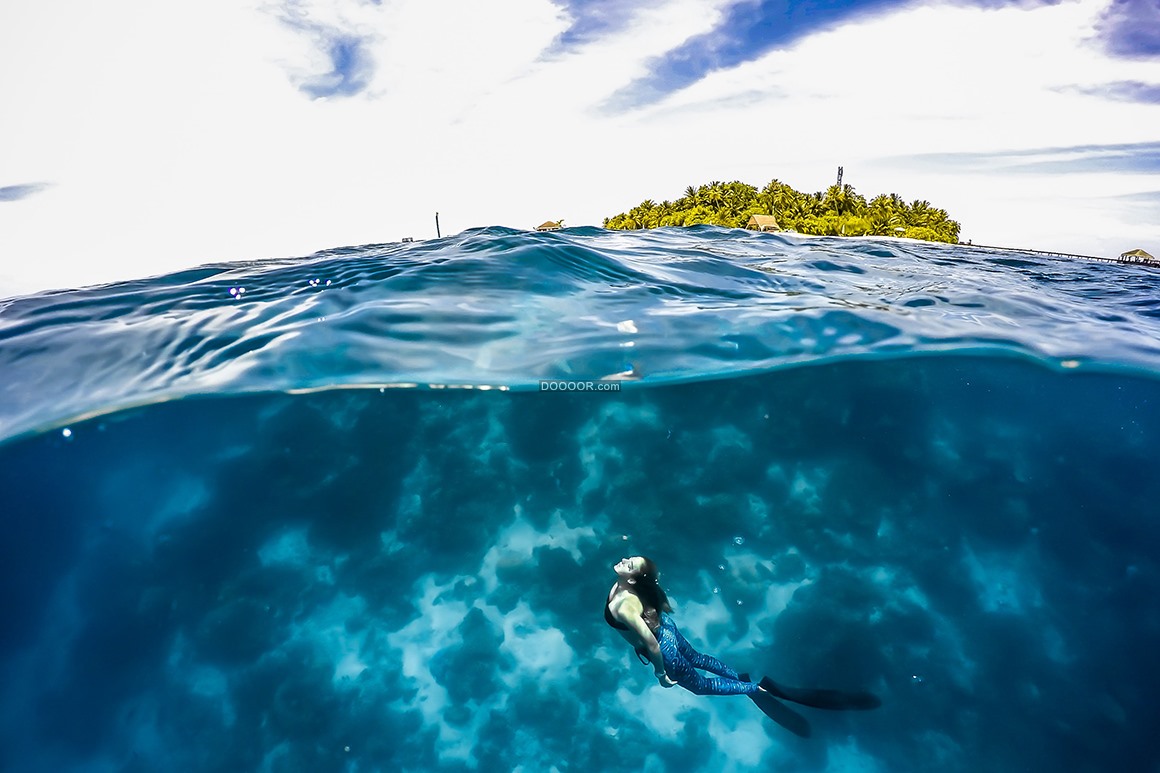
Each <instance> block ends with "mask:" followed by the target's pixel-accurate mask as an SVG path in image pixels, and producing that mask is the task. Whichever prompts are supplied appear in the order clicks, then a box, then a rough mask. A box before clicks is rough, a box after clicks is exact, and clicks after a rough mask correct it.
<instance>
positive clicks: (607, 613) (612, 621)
mask: <svg viewBox="0 0 1160 773" xmlns="http://www.w3.org/2000/svg"><path fill="white" fill-rule="evenodd" d="M615 590H616V589H615V588H613V589H612V590H610V591H609V592H608V601H605V602H604V622H606V623H608V624H609V625H611V626H612V627H613V628H615V629H616V630H618V631H627V630H629V628H628V626H627V625H625V624H624V623H622V622H620V621H619V620H617V619H616V618H615V617H613V616H612V610H611V609H609V607H608V604H609V602H611V601H612V594H613V593H614V592H615Z"/></svg>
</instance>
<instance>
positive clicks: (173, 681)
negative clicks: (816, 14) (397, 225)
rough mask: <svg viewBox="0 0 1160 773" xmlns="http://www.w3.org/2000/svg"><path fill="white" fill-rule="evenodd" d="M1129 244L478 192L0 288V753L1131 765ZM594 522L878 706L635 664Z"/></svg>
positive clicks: (692, 621)
mask: <svg viewBox="0 0 1160 773" xmlns="http://www.w3.org/2000/svg"><path fill="white" fill-rule="evenodd" d="M1158 277H1160V274H1157V273H1155V272H1151V271H1149V270H1148V269H1142V268H1139V267H1132V268H1129V267H1122V266H1117V265H1108V264H1096V263H1076V262H1070V261H1065V260H1062V259H1058V260H1057V259H1050V258H1044V257H1042V256H1040V257H1032V256H1029V255H1025V254H1018V253H1004V252H999V251H983V250H973V249H970V248H962V247H953V246H946V245H918V244H915V243H910V242H892V241H862V240H833V239H804V238H789V237H782V236H774V235H756V234H751V233H745V232H739V231H728V230H721V229H715V228H694V229H688V230H666V231H661V232H651V233H644V234H640V233H606V232H604V231H600V230H596V229H571V230H568V231H565V232H561V233H555V234H528V233H524V232H518V231H510V230H506V229H486V230H479V231H472V232H467V233H466V234H463V235H461V236H458V237H453V238H449V239H444V240H441V241H435V242H425V243H420V244H411V245H376V246H367V247H355V248H348V249H343V250H334V251H330V252H327V253H322V254H319V255H314V256H310V257H308V258H303V259H298V260H285V261H277V262H266V263H253V264H246V265H238V264H231V265H228V266H224V265H223V266H216V267H214V266H211V267H206V268H204V269H199V270H193V271H188V272H183V273H181V274H177V275H172V276H167V277H158V278H154V279H147V280H141V281H138V282H134V283H126V284H121V285H111V286H108V287H102V288H94V289H88V290H79V291H73V292H66V293H52V294H44V295H41V296H36V297H29V298H19V299H12V300H9V301H3V302H0V307H2V308H0V373H3V374H4V377H3V379H2V381H0V438H3V439H4V442H3V443H2V444H0V486H2V489H0V490H2V491H3V492H4V495H3V504H2V505H0V513H2V515H0V523H2V524H3V539H2V540H0V604H2V606H0V611H2V612H3V614H2V616H0V619H2V620H3V623H2V625H0V685H3V686H2V687H0V769H3V770H12V771H39V770H60V771H74V770H75V771H104V770H128V771H137V770H141V771H145V770H165V769H168V770H270V771H300V770H301V771H325V770H336V771H373V770H384V771H385V770H516V769H522V770H526V771H532V770H551V769H552V768H553V767H554V768H556V769H558V770H585V771H588V770H609V771H615V770H626V771H627V770H632V771H639V770H649V771H660V770H674V771H679V770H706V771H716V770H751V769H755V768H762V769H774V770H782V771H927V770H931V769H935V768H937V769H941V770H944V771H976V770H995V771H1008V770H1011V771H1014V770H1081V771H1086V770H1150V769H1153V768H1155V767H1156V765H1157V764H1160V753H1157V752H1156V751H1155V747H1154V744H1153V742H1152V741H1151V736H1152V730H1153V729H1154V728H1155V726H1156V724H1157V710H1156V709H1155V708H1154V696H1155V694H1156V693H1157V690H1158V689H1160V666H1157V664H1156V659H1155V652H1156V651H1157V649H1158V645H1160V607H1158V606H1157V604H1156V602H1155V598H1156V597H1157V592H1158V591H1160V527H1158V526H1157V524H1156V522H1155V516H1156V513H1157V505H1156V502H1158V501H1160V476H1158V475H1155V474H1153V472H1152V470H1151V468H1152V467H1153V466H1154V464H1155V459H1156V458H1158V456H1160V412H1158V411H1157V406H1158V404H1160V380H1158V379H1157V378H1156V376H1157V374H1158V373H1160V297H1158V294H1157V292H1156V287H1157V278H1158ZM541 379H554V380H559V381H558V384H557V385H567V384H571V385H572V387H573V390H572V391H568V390H567V389H553V390H551V391H548V390H546V389H542V388H541V386H540V380H541ZM408 385H416V386H408ZM576 385H585V386H587V387H589V389H587V390H585V391H579V390H576V389H575V387H576ZM450 386H459V387H463V386H475V387H479V386H488V387H492V388H491V389H486V390H484V389H466V388H462V389H461V388H447V387H450ZM610 386H616V387H619V390H618V391H610ZM635 553H644V554H647V555H650V556H652V557H653V558H655V559H656V560H657V562H658V564H659V565H660V567H661V569H662V572H663V577H662V581H663V583H664V585H665V586H666V588H667V589H668V591H669V594H670V596H671V597H672V599H673V601H674V602H675V606H676V613H675V619H676V620H677V622H678V624H679V625H680V626H681V628H682V630H683V631H684V632H685V634H686V636H688V637H689V638H690V639H691V640H692V641H693V642H694V644H696V645H697V646H699V647H700V648H701V649H703V650H705V651H707V652H711V653H713V654H716V655H718V656H720V657H721V658H723V659H725V660H726V661H728V662H730V663H731V664H733V665H735V666H736V667H738V668H739V669H741V670H747V671H750V672H753V673H756V674H768V675H770V676H772V677H773V678H774V679H776V680H777V681H779V682H783V683H788V684H799V685H802V686H824V687H838V688H852V689H853V688H867V689H870V690H872V691H874V692H875V693H876V694H877V695H879V696H880V697H881V698H882V701H883V705H882V707H881V708H879V709H877V710H875V711H872V712H852V713H827V712H822V711H817V710H813V709H802V710H801V712H802V714H803V715H805V716H806V717H807V718H808V720H809V721H810V723H811V724H812V726H813V737H811V738H809V739H801V738H797V737H795V736H792V735H790V734H789V733H787V732H786V731H785V730H783V729H782V728H780V727H778V726H777V725H775V724H773V723H772V722H770V721H769V720H767V719H766V718H765V717H764V716H762V714H761V713H760V712H758V711H757V710H756V708H755V707H754V706H753V705H752V704H751V703H750V702H749V701H747V700H745V699H744V698H720V697H718V698H710V697H697V696H694V695H691V694H689V693H687V692H685V691H683V690H681V689H680V688H677V689H673V690H664V689H662V688H660V687H659V686H656V684H655V681H654V680H653V678H652V676H651V670H650V669H648V668H646V667H644V666H641V665H640V664H639V663H637V662H636V660H635V658H634V657H633V654H632V653H631V651H628V650H627V647H626V646H625V645H624V643H623V642H622V641H621V640H620V639H619V637H618V636H616V634H615V633H614V632H613V631H612V630H611V629H609V628H608V627H607V626H606V625H605V624H604V621H603V619H602V617H601V605H602V604H603V601H604V598H605V594H606V593H607V591H608V587H609V585H610V584H611V582H612V579H613V575H612V572H611V568H610V567H611V565H612V564H613V563H615V562H616V561H617V560H618V559H619V558H620V557H622V556H624V555H630V554H635Z"/></svg>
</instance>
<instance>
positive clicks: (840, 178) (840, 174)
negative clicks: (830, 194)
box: [837, 167, 842, 188]
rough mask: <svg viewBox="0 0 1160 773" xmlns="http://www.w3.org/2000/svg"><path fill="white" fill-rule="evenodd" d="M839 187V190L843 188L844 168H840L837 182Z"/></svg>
mask: <svg viewBox="0 0 1160 773" xmlns="http://www.w3.org/2000/svg"><path fill="white" fill-rule="evenodd" d="M837 185H838V187H839V188H841V187H842V167H838V182H837Z"/></svg>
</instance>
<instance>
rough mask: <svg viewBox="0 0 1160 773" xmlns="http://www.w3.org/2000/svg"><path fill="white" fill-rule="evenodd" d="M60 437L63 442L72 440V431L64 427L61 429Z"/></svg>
mask: <svg viewBox="0 0 1160 773" xmlns="http://www.w3.org/2000/svg"><path fill="white" fill-rule="evenodd" d="M60 436H61V437H63V438H64V439H65V440H71V439H72V430H71V429H69V428H68V427H65V428H64V429H62V430H61V431H60Z"/></svg>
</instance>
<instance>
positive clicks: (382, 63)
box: [0, 0, 1160, 295]
mask: <svg viewBox="0 0 1160 773" xmlns="http://www.w3.org/2000/svg"><path fill="white" fill-rule="evenodd" d="M0 106H2V109H3V114H4V122H3V125H4V129H5V131H4V139H5V141H4V142H3V143H0V295H10V294H13V293H16V292H28V291H33V290H36V289H44V288H48V287H64V286H74V285H79V284H87V283H92V282H97V281H105V280H110V279H120V278H129V277H134V276H140V275H143V274H155V273H160V272H163V271H168V270H173V269H177V268H182V267H186V266H189V265H195V264H199V263H203V262H208V261H217V260H228V259H254V258H262V257H267V256H279V255H299V254H305V253H309V252H312V251H314V250H317V249H323V248H326V247H333V246H339V245H344V244H354V243H366V242H382V241H390V240H393V239H398V238H400V237H403V236H414V237H417V238H425V237H428V236H433V235H434V234H433V233H432V232H433V230H434V213H435V212H436V211H439V212H440V213H441V222H442V224H443V226H444V233H448V232H455V231H458V230H461V229H463V228H468V227H472V226H479V225H492V224H501V225H510V226H517V227H529V226H532V225H535V224H537V223H539V222H542V221H543V220H545V219H548V218H560V217H562V218H564V220H565V222H566V224H571V225H583V224H599V222H600V221H601V219H602V218H603V217H606V216H609V215H612V214H615V213H616V212H619V211H622V210H624V209H626V208H628V207H631V206H633V205H635V204H636V203H639V202H640V201H641V200H643V199H645V198H652V199H663V198H670V197H676V196H678V195H679V194H680V192H681V191H683V190H684V188H685V186H687V185H689V184H697V183H703V182H707V181H710V180H729V179H740V180H744V181H746V182H750V183H752V184H756V185H762V184H764V183H765V182H767V181H768V180H770V179H771V178H773V177H777V178H779V179H782V180H784V181H785V182H788V183H790V184H791V185H794V186H795V187H798V188H800V189H806V190H818V189H821V188H823V187H825V186H826V185H827V184H829V183H830V182H831V181H832V180H833V177H834V173H835V170H836V168H837V166H838V165H839V164H841V165H843V166H844V167H845V170H846V177H845V181H846V182H849V183H851V184H853V185H854V186H855V187H856V188H857V189H858V190H859V191H860V192H862V193H865V194H868V195H873V194H875V193H879V192H897V193H900V194H902V195H903V196H904V197H906V198H920V197H921V198H926V199H929V200H930V201H932V202H934V203H935V204H937V205H939V206H943V207H945V208H947V209H948V210H949V211H950V212H951V214H952V215H953V216H955V217H957V218H958V219H959V220H960V221H961V222H962V224H963V238H964V239H972V240H973V241H975V242H976V243H990V244H999V245H1004V246H1013V247H1034V248H1041V249H1058V250H1066V251H1074V252H1081V253H1095V254H1113V253H1118V252H1121V251H1123V250H1126V249H1130V248H1133V247H1138V246H1142V247H1144V248H1145V249H1149V250H1150V251H1153V252H1155V251H1157V250H1160V211H1156V210H1155V208H1153V209H1147V206H1148V205H1146V204H1145V205H1141V204H1140V202H1155V201H1157V199H1158V197H1160V181H1157V177H1156V171H1157V162H1156V159H1157V146H1156V137H1157V136H1160V135H1158V134H1157V127H1158V126H1160V4H1157V3H1156V2H1154V0H1128V1H1127V2H1125V1H1123V0H1060V1H1058V2H1042V1H1040V0H1023V1H1022V2H1019V1H1007V0H978V1H974V0H957V1H953V0H952V1H946V2H900V1H899V0H856V1H855V2H834V1H829V0H806V1H805V2H789V1H788V0H554V1H553V0H506V1H505V2H496V3H489V4H486V6H485V5H484V4H479V3H472V2H469V1H468V0H379V1H378V2H369V1H368V0H281V2H275V3H266V2H259V1H258V0H247V1H243V2H227V0H206V2H202V3H198V4H191V5H189V6H186V7H182V8H180V9H175V8H159V7H157V6H156V4H153V3H149V2H146V0H126V2H122V3H118V4H116V5H114V6H109V5H107V4H106V5H100V6H94V4H91V3H86V2H81V0H48V2H36V1H35V0H13V1H12V2H7V3H5V5H4V8H3V10H0ZM1125 202H1132V204H1131V206H1128V205H1126V204H1125ZM1141 206H1144V207H1145V209H1144V212H1145V215H1144V216H1143V217H1142V216H1141V214H1140V213H1141ZM1149 213H1150V214H1149Z"/></svg>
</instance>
